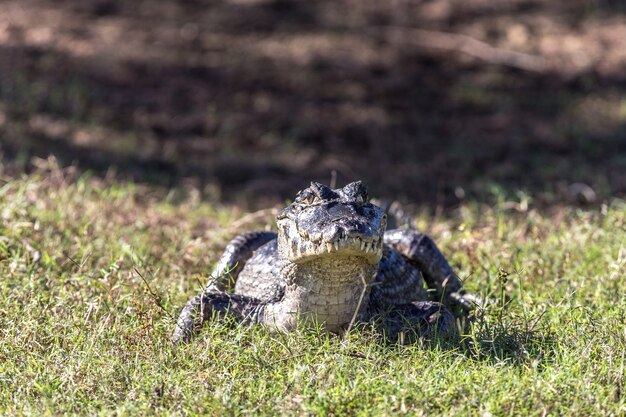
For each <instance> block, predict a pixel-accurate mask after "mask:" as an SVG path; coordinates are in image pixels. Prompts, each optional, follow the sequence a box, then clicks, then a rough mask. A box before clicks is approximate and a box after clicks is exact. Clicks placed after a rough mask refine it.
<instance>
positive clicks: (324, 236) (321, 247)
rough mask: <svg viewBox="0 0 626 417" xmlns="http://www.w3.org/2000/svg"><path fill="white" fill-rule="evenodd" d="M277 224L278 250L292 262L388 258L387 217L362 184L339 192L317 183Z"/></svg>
mask: <svg viewBox="0 0 626 417" xmlns="http://www.w3.org/2000/svg"><path fill="white" fill-rule="evenodd" d="M276 220H277V224H278V250H279V253H280V255H281V257H282V258H283V259H286V260H288V261H290V262H293V263H298V264H301V263H305V262H308V261H311V260H313V259H319V258H321V257H334V258H337V257H354V258H362V259H363V260H364V261H365V262H366V263H368V264H376V263H378V262H379V261H380V258H381V256H382V251H383V234H384V232H385V228H386V223H387V217H386V214H385V212H384V210H383V209H381V208H380V207H378V206H375V205H373V204H372V203H370V202H369V201H368V198H367V188H366V187H365V185H363V183H361V181H357V182H353V183H350V184H348V185H346V186H345V187H343V188H338V189H335V190H333V189H331V188H329V187H327V186H325V185H322V184H320V183H317V182H312V183H311V186H310V187H308V188H306V189H304V190H302V191H300V192H299V193H298V195H297V196H296V199H295V200H294V202H293V203H292V204H290V205H289V206H288V207H286V208H284V209H283V210H282V211H280V212H279V213H278V215H277V217H276Z"/></svg>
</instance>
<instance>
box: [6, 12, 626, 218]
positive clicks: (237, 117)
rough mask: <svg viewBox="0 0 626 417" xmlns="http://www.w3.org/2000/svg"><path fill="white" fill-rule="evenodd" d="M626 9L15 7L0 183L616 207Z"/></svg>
mask: <svg viewBox="0 0 626 417" xmlns="http://www.w3.org/2000/svg"><path fill="white" fill-rule="evenodd" d="M621 4H622V2H620V1H615V0H614V1H609V0H603V1H602V0H595V1H593V0H560V1H555V0H508V1H504V0H503V1H491V0H422V1H402V0H393V1H390V2H381V1H378V0H358V1H356V0H338V1H326V0H324V1H315V2H312V1H289V0H231V1H208V0H207V1H202V0H184V1H174V0H170V1H166V0H144V1H139V0H137V1H123V0H93V1H89V2H86V1H83V0H54V1H53V0H4V1H2V3H1V4H0V8H1V9H2V12H1V13H0V77H1V78H0V155H1V157H2V159H0V176H1V175H5V176H10V175H14V174H15V173H16V172H20V171H23V170H28V169H29V167H30V166H31V161H32V158H33V157H47V156H48V155H50V154H52V155H54V156H55V157H56V158H57V159H58V160H59V161H61V163H62V164H72V163H75V164H77V165H78V166H79V168H80V169H83V170H91V171H94V172H95V173H96V175H103V174H105V173H106V172H109V173H111V170H115V172H116V173H117V175H119V176H122V177H129V178H133V179H135V180H138V181H149V182H157V183H160V184H164V185H166V186H177V185H179V184H180V183H181V182H184V181H187V182H189V181H190V182H191V183H193V184H195V186H197V187H199V188H200V189H201V190H202V192H203V193H204V195H205V196H206V197H207V198H222V199H224V200H225V201H229V200H231V201H232V200H234V201H237V202H238V203H241V204H244V205H245V204H249V205H252V206H257V205H261V204H266V203H267V202H268V201H269V202H276V201H278V200H281V199H284V198H287V197H289V196H291V195H292V193H293V192H294V191H295V190H297V189H299V188H300V187H301V186H302V185H304V184H306V183H307V181H309V180H320V181H323V182H328V181H329V180H330V178H331V175H332V172H335V173H336V178H337V182H338V183H339V184H341V183H344V182H346V181H350V180H354V179H363V180H365V181H366V182H367V183H368V184H369V185H370V188H371V191H372V193H373V194H377V195H382V196H387V197H395V198H400V199H403V200H408V201H411V202H414V203H418V204H425V205H428V206H429V207H436V206H439V207H453V206H455V205H456V204H458V203H459V202H461V201H463V200H474V201H481V202H483V201H485V202H488V201H491V200H492V199H493V198H494V195H495V194H497V193H501V194H502V195H505V196H515V193H516V192H519V190H522V191H524V192H526V193H528V194H530V195H531V196H532V197H533V198H534V200H535V202H537V203H538V204H546V205H550V204H555V203H561V202H568V201H570V202H571V199H572V198H575V197H576V189H577V188H576V186H573V187H572V184H575V183H578V182H581V183H585V184H588V185H590V186H591V187H592V188H593V189H594V190H595V192H596V193H597V194H598V196H599V199H598V200H603V199H605V198H610V197H612V196H624V195H626V137H625V136H626V95H625V88H626V14H625V13H626V7H625V6H622V5H621ZM112 167H114V168H112ZM498 190H499V191H498ZM572 190H573V191H572Z"/></svg>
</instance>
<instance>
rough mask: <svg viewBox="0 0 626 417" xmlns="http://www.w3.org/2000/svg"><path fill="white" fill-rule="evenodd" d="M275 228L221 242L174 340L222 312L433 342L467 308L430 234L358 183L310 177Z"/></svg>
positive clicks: (275, 324) (279, 326) (283, 326)
mask: <svg viewBox="0 0 626 417" xmlns="http://www.w3.org/2000/svg"><path fill="white" fill-rule="evenodd" d="M388 212H389V213H388ZM387 223H389V226H390V230H387ZM398 223H400V224H398ZM276 225H277V229H278V232H277V233H274V232H267V231H257V232H249V233H243V234H240V235H238V236H237V237H235V238H234V239H233V240H232V241H231V242H230V243H229V244H228V245H227V246H226V249H225V251H224V254H223V255H222V257H221V258H220V260H219V261H218V262H217V264H216V265H215V267H214V269H213V271H212V273H211V277H212V279H211V280H210V282H209V284H208V285H207V286H206V288H205V289H204V290H203V291H202V292H201V293H200V294H199V295H197V296H195V297H193V298H192V299H191V300H190V301H189V302H188V303H187V304H186V305H185V306H184V308H183V309H182V312H181V313H180V316H179V318H178V321H177V324H176V328H175V329H174V332H173V336H172V338H173V341H174V342H177V343H184V342H188V341H190V340H191V339H192V338H193V336H194V335H195V334H196V333H197V331H198V329H199V328H200V327H201V326H202V324H203V323H204V322H206V321H207V320H209V319H211V318H212V317H224V316H231V317H233V318H234V319H235V320H237V321H240V322H245V323H261V324H262V325H264V326H266V327H267V328H269V329H271V330H277V331H290V330H293V329H296V328H297V327H298V326H299V325H301V324H305V325H307V324H316V325H319V326H320V327H322V328H324V329H325V330H327V331H329V332H332V333H341V332H343V331H345V330H346V329H348V328H350V327H351V326H352V325H353V324H354V323H355V322H358V323H361V322H364V323H373V324H375V326H376V327H377V328H379V329H381V330H382V331H383V332H385V334H386V335H388V336H389V337H390V338H392V339H394V340H397V339H398V337H402V338H404V337H405V335H406V334H409V335H413V336H414V337H413V339H411V340H414V339H418V338H419V339H422V340H432V339H434V338H439V337H443V338H449V337H455V335H456V334H457V321H456V317H459V316H462V315H464V314H465V313H466V312H467V311H469V310H471V309H472V308H473V307H474V300H475V298H474V297H473V296H472V295H471V294H470V293H468V292H466V291H465V290H464V289H463V286H462V282H461V280H460V279H459V277H458V275H457V274H456V273H455V272H454V270H453V268H452V267H451V266H450V264H449V263H448V262H447V260H446V258H445V257H444V256H443V254H442V253H441V251H440V250H439V249H438V248H437V246H436V245H435V243H434V242H433V240H432V239H431V238H429V237H428V236H427V235H425V234H423V233H420V232H418V231H417V230H415V229H414V228H413V227H412V225H411V224H410V220H407V216H406V215H405V214H404V213H403V212H402V210H401V209H400V208H397V207H396V208H394V207H393V206H391V207H380V206H379V205H376V204H374V203H373V202H372V201H370V200H369V199H368V193H367V187H366V186H365V185H364V184H363V183H362V182H361V181H357V182H352V183H350V184H348V185H346V186H345V187H343V188H338V189H332V188H330V187H328V186H325V185H323V184H320V183H317V182H312V183H311V185H310V187H308V188H305V189H304V190H302V191H300V192H299V193H298V194H297V196H296V198H295V199H294V201H293V202H292V203H291V204H290V205H288V206H287V207H286V208H284V209H282V210H281V211H280V212H278V214H277V215H276ZM233 284H234V291H232V290H233V288H232V287H233Z"/></svg>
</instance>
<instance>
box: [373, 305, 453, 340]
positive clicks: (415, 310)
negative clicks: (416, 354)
mask: <svg viewBox="0 0 626 417" xmlns="http://www.w3.org/2000/svg"><path fill="white" fill-rule="evenodd" d="M373 322H374V324H375V325H376V326H377V327H378V328H379V329H380V330H381V331H382V333H383V334H385V337H386V338H387V340H390V341H393V342H397V343H400V344H409V343H414V342H416V341H418V340H423V341H434V340H452V339H454V338H456V337H457V336H458V331H457V327H456V320H455V318H454V316H453V315H452V313H451V312H450V310H448V309H447V308H446V306H444V305H443V304H441V303H437V302H434V301H415V302H412V303H407V304H400V305H396V306H393V308H392V309H391V310H389V311H384V312H380V313H378V314H376V315H374V317H373Z"/></svg>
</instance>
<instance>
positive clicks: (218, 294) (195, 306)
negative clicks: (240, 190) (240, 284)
mask: <svg viewBox="0 0 626 417" xmlns="http://www.w3.org/2000/svg"><path fill="white" fill-rule="evenodd" d="M273 239H276V233H272V232H250V233H243V234H241V235H239V236H237V237H235V238H234V239H233V240H231V241H230V243H229V244H228V245H227V246H226V249H225V250H224V254H223V255H222V257H221V258H220V260H219V261H218V262H217V264H216V265H215V267H214V268H213V271H212V272H211V280H210V281H209V283H208V284H207V286H206V288H205V289H204V292H203V293H202V294H200V295H198V296H196V297H193V298H192V299H191V300H189V302H188V303H187V304H186V305H185V307H184V308H183V310H182V311H181V313H180V316H179V318H178V322H177V324H176V328H175V329H174V334H173V336H172V339H173V340H174V341H175V342H178V341H184V342H187V341H189V340H190V339H191V337H192V336H193V334H194V332H195V329H196V328H198V327H199V326H201V325H202V323H204V321H206V320H207V318H210V317H211V315H212V314H213V313H212V311H216V312H218V313H226V312H230V313H232V314H234V315H235V316H236V317H244V316H245V315H246V314H247V312H248V309H249V308H251V306H254V305H256V304H258V300H256V299H255V298H252V297H244V296H241V295H235V294H228V293H226V292H225V290H226V289H227V288H228V287H230V286H232V284H233V282H234V281H236V280H237V276H238V275H239V272H241V269H242V268H243V266H244V265H245V263H246V262H247V261H248V259H250V257H251V256H252V255H253V254H254V251H255V250H257V249H258V248H260V247H261V246H263V245H265V244H266V243H268V242H270V241H271V240H273ZM229 284H230V285H229ZM255 303H256V304H255Z"/></svg>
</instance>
